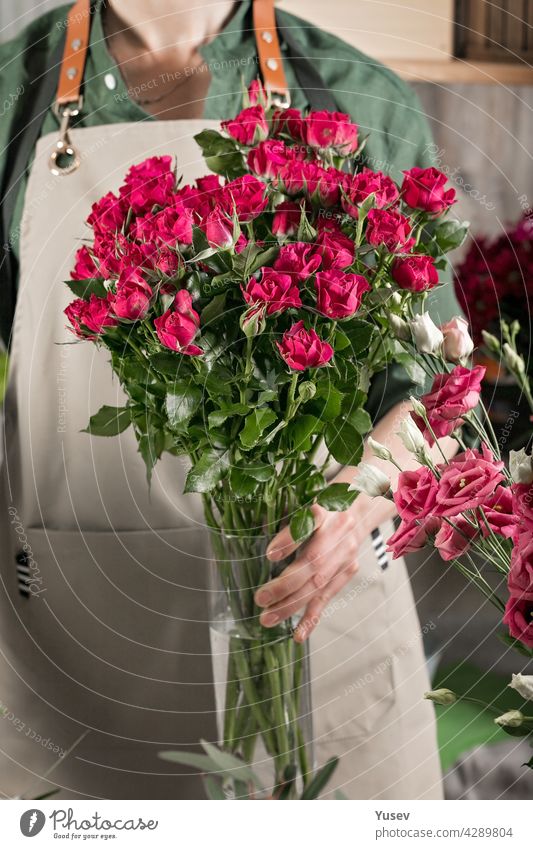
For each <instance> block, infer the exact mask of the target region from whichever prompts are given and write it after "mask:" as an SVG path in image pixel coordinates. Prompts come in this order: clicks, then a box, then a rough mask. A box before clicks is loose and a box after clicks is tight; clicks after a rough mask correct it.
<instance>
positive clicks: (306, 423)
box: [288, 415, 322, 451]
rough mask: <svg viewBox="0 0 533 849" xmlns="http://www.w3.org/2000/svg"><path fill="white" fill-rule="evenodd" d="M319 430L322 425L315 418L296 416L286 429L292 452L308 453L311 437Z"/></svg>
mask: <svg viewBox="0 0 533 849" xmlns="http://www.w3.org/2000/svg"><path fill="white" fill-rule="evenodd" d="M321 430H322V423H321V422H320V421H319V419H317V418H316V417H315V416H308V415H304V416H298V417H297V418H296V419H294V420H293V421H292V422H291V423H290V424H289V427H288V434H289V439H290V442H291V448H292V450H293V451H308V450H309V449H310V448H311V436H312V435H313V434H315V433H320V432H321Z"/></svg>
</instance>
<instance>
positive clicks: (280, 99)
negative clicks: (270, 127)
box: [272, 91, 291, 109]
mask: <svg viewBox="0 0 533 849" xmlns="http://www.w3.org/2000/svg"><path fill="white" fill-rule="evenodd" d="M272 103H273V105H274V106H277V107H278V109H288V108H289V107H290V105H291V95H290V92H289V91H287V92H286V93H285V94H274V95H273V96H272Z"/></svg>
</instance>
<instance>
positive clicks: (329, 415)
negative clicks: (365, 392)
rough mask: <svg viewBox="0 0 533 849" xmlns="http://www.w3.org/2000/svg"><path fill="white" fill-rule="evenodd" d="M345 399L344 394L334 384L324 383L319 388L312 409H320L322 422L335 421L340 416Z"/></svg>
mask: <svg viewBox="0 0 533 849" xmlns="http://www.w3.org/2000/svg"><path fill="white" fill-rule="evenodd" d="M343 398H344V395H343V393H342V392H341V391H340V390H339V389H337V387H336V386H334V384H333V383H331V382H329V381H328V382H327V383H326V382H325V381H324V382H322V383H321V384H320V385H319V387H318V391H317V394H316V395H315V397H314V399H313V403H312V405H311V409H313V410H317V409H318V411H319V418H320V419H321V420H322V421H325V422H330V421H334V420H335V419H336V418H338V416H340V413H341V407H342V401H343Z"/></svg>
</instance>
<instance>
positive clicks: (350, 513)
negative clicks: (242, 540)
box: [255, 504, 361, 642]
mask: <svg viewBox="0 0 533 849" xmlns="http://www.w3.org/2000/svg"><path fill="white" fill-rule="evenodd" d="M354 507H355V504H354V505H352V508H350V509H349V510H345V511H344V512H342V513H333V512H329V511H328V510H325V509H324V508H323V507H320V506H319V505H318V504H315V505H313V507H312V508H311V509H312V511H313V514H314V517H315V530H314V532H313V535H312V536H311V537H310V538H309V539H308V540H306V542H304V543H302V544H301V545H298V544H297V543H295V542H294V541H293V539H292V537H291V532H290V529H289V527H288V526H287V527H285V528H283V530H281V531H280V532H279V533H278V534H277V535H276V536H275V537H274V539H273V540H272V541H271V543H270V545H269V546H268V549H267V557H268V559H269V560H271V561H272V562H274V563H276V562H278V561H279V560H283V559H284V558H285V557H288V556H289V555H290V554H292V553H293V551H296V550H298V554H297V556H296V559H295V560H294V562H293V563H291V564H290V566H287V568H286V569H284V570H283V572H282V573H281V575H280V576H279V577H277V578H273V579H272V580H271V581H269V582H268V583H267V584H265V585H264V586H262V587H261V589H259V590H258V591H257V592H256V594H255V600H256V603H257V604H258V605H259V606H260V607H262V608H264V609H263V611H262V613H261V616H260V620H259V621H260V622H261V625H264V626H265V627H266V628H271V627H273V626H274V625H277V624H278V622H281V621H282V620H283V619H287V618H288V617H289V616H292V615H293V614H295V613H297V611H298V610H301V609H302V608H305V610H304V613H303V616H302V618H301V619H300V621H299V623H298V626H297V628H296V629H295V634H294V639H295V640H297V641H298V642H302V641H303V640H305V639H307V637H308V636H309V634H310V633H311V631H312V630H313V629H314V628H315V626H316V625H317V624H318V622H319V620H320V615H321V613H322V611H323V610H324V608H325V607H326V605H327V604H328V602H330V601H331V599H332V598H333V596H335V595H336V594H337V593H338V592H340V590H342V588H343V587H344V586H345V585H346V584H347V583H348V581H349V580H350V579H351V578H352V576H353V575H354V574H355V572H356V571H357V551H358V548H359V544H360V541H361V539H360V537H359V533H358V525H359V523H358V521H357V512H356V511H355V510H354V509H353V508H354Z"/></svg>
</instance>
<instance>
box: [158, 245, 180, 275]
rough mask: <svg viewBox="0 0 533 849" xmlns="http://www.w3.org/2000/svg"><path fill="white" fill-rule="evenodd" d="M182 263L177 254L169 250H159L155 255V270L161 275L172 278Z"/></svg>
mask: <svg viewBox="0 0 533 849" xmlns="http://www.w3.org/2000/svg"><path fill="white" fill-rule="evenodd" d="M181 263H182V261H181V259H180V256H179V254H177V253H175V252H174V251H172V250H170V248H161V250H160V251H158V253H157V257H156V262H155V268H157V269H158V270H159V271H161V272H162V273H163V274H167V275H168V276H170V277H172V276H174V274H175V273H176V271H177V270H178V268H179V267H180V265H181Z"/></svg>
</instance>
